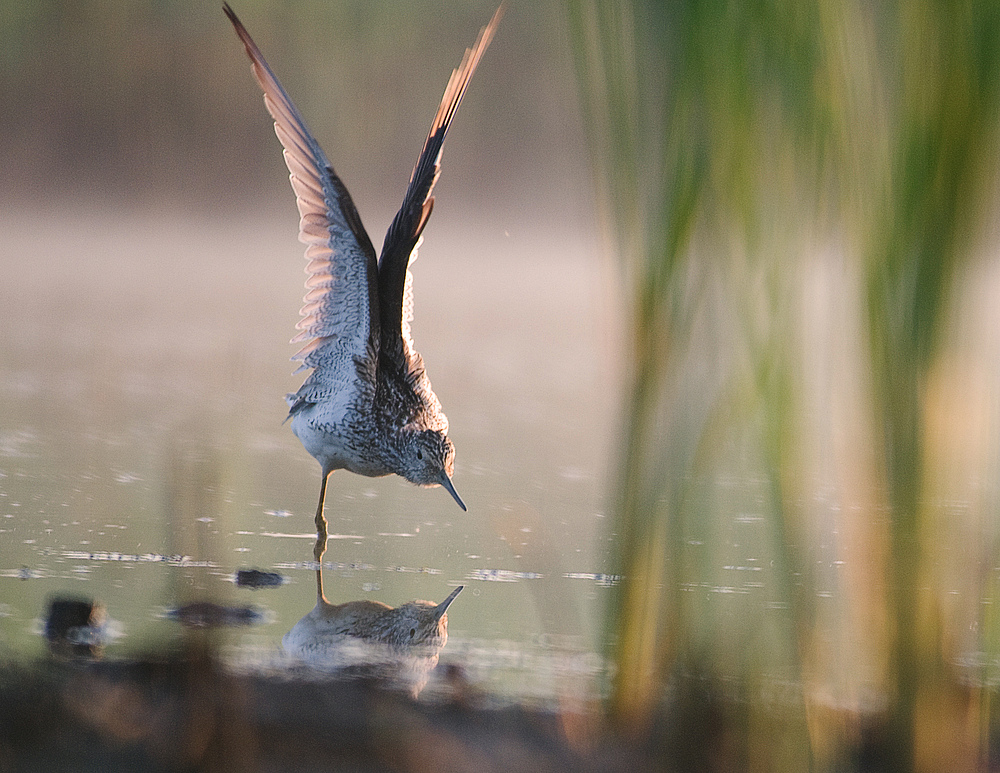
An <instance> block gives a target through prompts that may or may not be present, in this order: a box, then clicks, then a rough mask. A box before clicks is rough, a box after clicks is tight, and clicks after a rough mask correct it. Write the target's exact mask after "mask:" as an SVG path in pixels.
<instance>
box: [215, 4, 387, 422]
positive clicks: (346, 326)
mask: <svg viewBox="0 0 1000 773" xmlns="http://www.w3.org/2000/svg"><path fill="white" fill-rule="evenodd" d="M223 10H225V12H226V16H228V17H229V20H230V21H231V22H232V23H233V27H234V28H235V29H236V34H237V35H239V37H240V40H242V41H243V45H244V46H245V47H246V50H247V54H248V55H249V57H250V61H251V62H253V68H252V70H253V74H254V77H255V78H256V79H257V82H258V83H259V84H260V86H261V88H262V89H263V90H264V104H265V105H266V106H267V110H268V112H269V113H270V114H271V116H272V117H273V118H274V131H275V134H277V135H278V139H279V140H281V144H282V146H284V149H285V150H284V157H285V164H286V165H287V166H288V171H289V178H290V180H291V183H292V188H293V190H294V191H295V201H296V204H298V207H299V215H300V216H301V219H300V220H299V241H301V242H303V243H304V244H306V245H308V246H307V247H306V259H307V260H308V261H309V263H308V265H307V266H306V273H307V274H309V278H308V279H307V280H306V295H305V298H304V300H305V306H303V307H302V310H301V312H300V314H301V315H302V317H303V319H301V320H300V321H299V323H298V325H296V328H297V329H298V330H299V331H301V332H300V333H299V334H298V335H297V336H295V338H293V339H292V343H302V342H308V343H306V345H305V346H304V347H303V348H302V349H301V350H300V351H299V352H298V353H297V354H295V355H294V356H293V357H292V359H293V360H301V361H302V364H301V366H300V367H299V370H300V371H301V370H304V369H306V368H315V369H316V370H315V371H314V373H313V375H312V376H311V377H310V378H309V381H308V382H307V383H308V384H311V385H313V386H314V387H318V386H320V385H323V386H326V385H329V384H333V383H337V382H338V379H339V378H340V374H339V372H338V371H340V370H342V369H344V368H349V369H350V372H349V374H347V373H345V374H344V376H346V377H347V380H346V382H341V383H352V382H353V379H354V377H355V362H356V361H357V360H358V358H361V359H370V358H371V357H372V356H373V351H374V348H373V347H374V345H375V341H376V339H377V337H378V319H379V315H378V289H377V288H378V284H377V283H378V279H377V275H378V268H377V265H376V262H375V250H374V248H373V247H372V243H371V239H369V238H368V234H367V233H366V232H365V229H364V226H363V225H362V224H361V217H360V216H359V215H358V211H357V209H356V208H355V206H354V202H353V201H352V200H351V196H350V194H349V193H348V192H347V188H345V187H344V184H343V183H342V182H341V180H340V178H339V177H337V175H336V173H335V172H334V171H333V167H332V166H331V165H330V162H329V161H328V160H327V158H326V155H325V154H324V153H323V149H322V148H320V146H319V143H318V142H316V140H315V139H314V138H313V136H312V134H310V132H309V129H308V128H307V127H306V124H305V121H304V120H303V118H302V115H301V114H300V113H299V111H298V110H297V109H296V107H295V105H293V104H292V100H291V99H289V97H288V94H287V93H286V92H285V90H284V88H282V86H281V84H280V83H279V82H278V79H277V78H276V77H275V75H274V72H273V71H272V70H271V68H270V67H269V66H268V64H267V62H266V61H265V60H264V57H263V55H262V54H261V52H260V49H259V48H257V45H256V44H255V43H254V42H253V39H252V38H251V37H250V34H249V33H248V32H247V31H246V28H245V27H244V26H243V25H242V24H241V23H240V20H239V19H238V18H236V14H235V13H233V10H232V9H231V8H230V7H229V5H228V4H224V5H223ZM296 372H298V371H296ZM371 377H372V378H374V367H372V368H371ZM299 397H300V399H303V400H305V401H306V402H309V401H310V400H309V395H306V394H303V393H302V390H299ZM293 410H294V409H293Z"/></svg>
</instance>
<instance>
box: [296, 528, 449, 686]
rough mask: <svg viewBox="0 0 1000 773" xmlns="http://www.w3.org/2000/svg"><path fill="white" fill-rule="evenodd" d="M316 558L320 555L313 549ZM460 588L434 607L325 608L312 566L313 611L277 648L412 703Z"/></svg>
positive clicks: (360, 604)
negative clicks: (369, 680) (404, 695)
mask: <svg viewBox="0 0 1000 773" xmlns="http://www.w3.org/2000/svg"><path fill="white" fill-rule="evenodd" d="M317 554H318V555H320V556H322V551H321V550H320V548H319V546H317ZM463 587H464V586H462V585H459V586H458V587H457V588H455V589H454V590H453V591H452V592H451V594H450V595H449V596H448V598H446V599H445V600H444V601H442V602H441V603H440V604H434V603H433V602H430V601H410V602H408V603H406V604H402V605H400V606H398V607H395V608H393V607H390V606H389V605H388V604H383V603H382V602H380V601H370V600H367V599H365V600H361V601H348V602H347V603H344V604H331V603H330V602H329V601H327V600H326V596H325V595H324V593H323V570H322V564H321V563H320V564H319V565H318V566H317V567H316V596H317V598H316V606H315V607H313V609H312V610H311V611H310V612H309V613H308V614H307V615H305V616H304V617H303V618H302V619H301V620H299V621H298V622H297V623H296V624H295V625H294V626H293V627H292V630H290V631H289V632H288V633H287V634H285V636H284V637H283V638H282V640H281V643H282V646H283V647H284V650H285V652H286V653H288V654H289V655H290V656H292V657H293V658H296V659H297V660H299V661H301V662H303V663H305V664H306V665H308V666H310V667H313V668H317V669H320V670H322V671H324V672H329V673H335V674H337V675H339V676H347V677H374V678H376V679H378V680H379V681H380V683H382V684H384V685H385V686H388V687H392V688H396V689H402V690H404V691H407V692H409V693H410V694H411V695H412V696H413V697H414V698H416V697H417V696H418V695H419V694H420V691H421V690H423V688H424V687H425V686H426V684H427V681H428V679H429V678H430V672H431V671H432V670H433V669H434V667H435V666H437V663H438V656H439V655H440V653H441V650H442V649H443V648H444V645H445V643H446V642H447V641H448V614H447V613H448V607H449V606H450V605H451V602H452V601H454V600H455V597H456V596H458V594H459V593H460V592H461V591H462V588H463Z"/></svg>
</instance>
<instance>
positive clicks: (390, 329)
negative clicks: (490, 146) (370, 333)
mask: <svg viewBox="0 0 1000 773" xmlns="http://www.w3.org/2000/svg"><path fill="white" fill-rule="evenodd" d="M503 11H504V6H503V4H501V5H500V7H499V8H497V10H496V13H494V14H493V18H492V19H490V22H489V24H487V25H486V26H485V27H483V28H482V29H481V30H480V31H479V37H478V38H477V40H476V43H475V45H474V46H473V47H472V48H468V49H466V51H465V55H464V56H463V57H462V63H461V64H460V65H459V66H458V68H457V69H455V70H454V71H452V74H451V78H450V79H449V81H448V86H447V88H446V89H445V90H444V97H443V98H442V99H441V106H440V107H439V108H438V111H437V115H435V116H434V123H432V124H431V130H430V132H429V133H428V134H427V140H426V141H425V142H424V148H423V150H422V151H421V152H420V156H419V157H418V158H417V163H416V165H415V166H414V167H413V174H412V175H411V176H410V184H409V186H408V187H407V188H406V195H405V196H403V204H402V206H401V207H400V208H399V212H397V213H396V217H395V218H393V221H392V224H391V225H390V226H389V230H388V231H387V232H386V235H385V242H384V243H383V245H382V256H381V257H380V258H379V262H378V297H379V329H380V338H381V346H380V350H379V357H380V358H383V359H384V360H385V359H387V360H388V362H387V364H390V365H391V366H392V367H394V368H396V369H397V370H411V369H412V367H413V365H414V363H411V362H410V360H411V357H416V354H415V353H414V352H413V342H412V341H411V340H410V321H411V320H412V319H413V293H412V290H411V283H412V277H411V276H410V272H409V270H408V267H409V264H410V261H411V260H413V259H415V257H416V250H417V247H418V246H419V244H420V238H421V237H420V235H421V233H423V230H424V226H425V225H427V219H428V218H429V217H430V215H431V210H432V209H433V207H434V197H433V196H432V195H431V191H432V190H433V189H434V183H435V182H437V178H438V175H440V174H441V150H442V147H443V146H444V140H445V137H446V136H447V134H448V128H449V127H450V126H451V121H452V119H453V118H454V117H455V113H456V111H457V110H458V106H459V105H460V104H461V103H462V97H464V96H465V90H466V89H467V88H468V87H469V81H470V80H471V79H472V75H473V73H474V72H475V71H476V67H477V66H478V65H479V60H480V59H482V56H483V54H484V53H485V52H486V49H487V47H488V46H489V45H490V41H491V40H493V35H494V34H495V33H496V30H497V25H499V23H500V19H501V17H502V16H503ZM417 369H420V368H419V366H417Z"/></svg>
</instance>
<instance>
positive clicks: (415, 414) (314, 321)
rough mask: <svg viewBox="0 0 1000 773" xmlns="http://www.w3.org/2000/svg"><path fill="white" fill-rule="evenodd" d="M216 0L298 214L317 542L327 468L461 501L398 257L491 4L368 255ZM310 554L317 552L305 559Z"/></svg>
mask: <svg viewBox="0 0 1000 773" xmlns="http://www.w3.org/2000/svg"><path fill="white" fill-rule="evenodd" d="M223 8H224V10H225V12H226V15H227V16H228V17H229V20H230V21H231V22H232V23H233V27H235V29H236V33H237V34H238V35H239V37H240V40H242V41H243V45H244V46H245V47H246V51H247V54H248V55H249V56H250V60H251V61H252V62H253V67H252V71H253V74H254V76H255V77H256V79H257V82H258V83H259V84H260V86H261V88H262V89H263V90H264V103H265V105H266V106H267V109H268V112H270V114H271V116H272V117H273V118H274V130H275V133H276V134H277V135H278V139H279V140H280V141H281V144H282V145H283V146H284V157H285V163H286V164H287V166H288V170H289V172H290V178H291V183H292V188H293V190H294V191H295V195H296V203H297V204H298V208H299V214H300V215H301V219H300V222H299V229H300V230H299V240H300V241H301V242H303V243H305V244H307V245H308V247H307V248H306V253H305V256H306V259H307V260H308V261H309V263H308V265H307V267H306V273H307V274H309V278H308V279H307V280H306V289H307V292H306V295H305V304H306V305H305V306H304V307H303V308H302V311H301V312H300V313H301V314H302V316H303V319H302V320H300V321H299V323H298V325H297V329H298V330H299V331H301V332H300V333H299V334H298V335H297V336H296V337H295V338H293V339H292V342H293V343H301V342H308V343H306V345H305V346H304V347H303V348H302V349H301V350H300V351H299V352H298V353H297V354H295V355H294V356H293V358H292V359H293V360H300V361H301V366H300V367H299V369H298V370H297V371H296V373H298V372H300V371H302V370H307V369H309V368H312V369H313V370H312V373H311V374H310V375H309V376H308V378H306V380H305V382H304V383H303V384H302V386H301V387H300V388H299V390H298V392H296V393H294V394H289V395H287V396H286V400H287V402H288V405H289V407H290V410H289V414H288V418H290V419H291V420H292V432H294V433H295V435H296V437H298V438H299V440H301V441H302V445H303V446H305V448H306V450H307V451H308V452H309V453H310V454H312V456H313V457H315V459H316V460H317V461H318V462H319V464H320V467H321V469H322V481H321V483H320V494H319V504H318V506H317V508H316V531H317V535H318V536H320V537H321V541H322V543H323V546H324V547H323V549H324V550H325V544H326V518H325V517H324V514H323V501H324V499H325V496H326V483H327V479H328V477H329V475H330V473H331V472H333V471H334V470H339V469H347V470H350V471H351V472H355V473H358V474H360V475H368V476H372V477H378V476H382V475H389V474H392V473H395V474H397V475H401V476H402V477H404V478H406V479H407V480H409V481H410V482H412V483H416V484H418V485H421V486H436V485H441V486H444V488H445V489H447V491H448V493H450V494H451V495H452V497H454V498H455V501H456V502H457V503H458V504H459V506H460V507H461V508H462V509H463V510H465V509H466V507H465V504H464V503H463V502H462V499H461V498H460V497H459V495H458V492H457V491H455V487H454V486H453V485H452V482H451V476H452V472H453V469H454V460H455V447H454V446H453V445H452V442H451V440H450V439H449V438H448V419H447V418H446V417H445V415H444V412H443V411H442V410H441V404H440V402H438V399H437V397H436V396H435V394H434V392H433V390H432V389H431V383H430V380H429V379H428V378H427V374H426V372H425V370H424V363H423V359H422V358H421V357H420V355H419V354H418V353H417V352H416V350H415V349H414V348H413V341H412V339H411V338H410V322H411V320H412V319H413V294H412V289H411V287H412V284H411V283H412V277H411V275H410V272H409V264H410V262H411V261H412V260H414V259H415V257H416V253H417V248H418V246H419V244H420V241H421V238H422V237H421V235H422V233H423V230H424V227H425V226H426V225H427V219H428V218H429V217H430V214H431V209H432V208H433V205H434V197H433V196H432V195H431V192H432V190H433V188H434V183H435V182H436V181H437V178H438V175H439V174H440V172H441V151H442V146H443V145H444V140H445V136H446V135H447V133H448V128H449V127H450V126H451V122H452V119H453V118H454V117H455V112H456V111H457V110H458V107H459V105H460V104H461V102H462V98H463V96H464V95H465V92H466V89H467V88H468V86H469V81H470V79H471V78H472V75H473V73H474V72H475V71H476V67H477V66H478V64H479V60H480V59H481V58H482V56H483V53H484V52H485V51H486V48H487V47H488V46H489V44H490V41H491V40H492V39H493V35H494V33H495V32H496V29H497V25H498V24H499V22H500V17H501V16H502V15H503V6H502V5H501V6H500V7H499V8H498V9H497V11H496V13H494V15H493V18H492V19H491V20H490V22H489V24H487V25H486V26H485V27H483V29H482V30H481V31H480V33H479V37H478V39H477V40H476V43H475V45H474V46H473V47H472V48H470V49H467V50H466V52H465V55H464V56H463V58H462V62H461V64H460V65H459V67H458V68H457V69H455V70H454V71H453V72H452V75H451V79H450V80H449V81H448V86H447V88H446V89H445V92H444V97H443V98H442V100H441V105H440V106H439V107H438V111H437V114H436V115H435V116H434V122H433V123H432V124H431V129H430V132H429V133H428V135H427V139H426V141H425V142H424V147H423V150H422V151H421V152H420V155H419V157H418V158H417V163H416V165H415V166H414V168H413V173H412V175H411V176H410V183H409V185H408V186H407V188H406V193H405V195H404V196H403V203H402V206H401V207H400V208H399V212H398V213H397V214H396V216H395V218H393V221H392V223H391V225H390V226H389V230H388V231H387V232H386V235H385V240H384V242H383V245H382V254H381V256H380V257H379V259H378V261H377V262H376V259H375V250H374V248H373V246H372V242H371V239H369V237H368V234H367V233H366V231H365V229H364V226H363V225H362V224H361V217H360V216H359V215H358V211H357V209H356V208H355V206H354V202H353V201H352V200H351V196H350V194H349V193H348V192H347V188H346V187H345V186H344V183H343V182H341V180H340V178H339V177H338V176H337V174H336V172H334V170H333V166H332V165H331V164H330V162H329V161H328V160H327V157H326V155H325V154H324V152H323V150H322V148H320V146H319V143H317V142H316V140H315V139H314V138H313V135H312V134H311V133H310V132H309V129H308V128H307V127H306V124H305V121H304V119H303V118H302V115H301V114H300V113H299V111H298V110H297V109H296V107H295V105H293V104H292V101H291V99H290V98H289V96H288V94H287V93H286V92H285V90H284V89H283V88H282V86H281V84H280V83H279V82H278V79H277V77H275V75H274V72H273V71H272V70H271V68H270V66H268V64H267V62H266V61H265V60H264V57H263V55H262V54H261V52H260V49H259V48H257V46H256V44H255V43H254V42H253V40H252V39H251V37H250V35H249V33H247V31H246V29H245V28H244V26H243V25H242V24H241V23H240V21H239V19H237V18H236V14H235V13H233V10H232V9H231V8H230V7H229V5H228V4H225V5H224V6H223ZM286 420H287V419H286ZM321 554H322V550H317V560H318V559H319V557H320V556H321Z"/></svg>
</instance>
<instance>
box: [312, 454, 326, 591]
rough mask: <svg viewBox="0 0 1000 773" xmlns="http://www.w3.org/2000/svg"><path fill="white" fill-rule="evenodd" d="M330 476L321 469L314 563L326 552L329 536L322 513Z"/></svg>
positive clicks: (320, 559)
mask: <svg viewBox="0 0 1000 773" xmlns="http://www.w3.org/2000/svg"><path fill="white" fill-rule="evenodd" d="M329 477H330V471H329V470H323V480H321V481H320V484H319V504H318V505H317V506H316V547H315V548H313V556H314V557H315V559H316V563H319V562H320V561H322V560H323V554H324V553H325V552H326V540H327V537H328V536H329V534H328V532H327V530H326V516H325V515H323V502H324V501H325V500H326V482H327V480H328V479H329ZM319 590H320V593H321V594H322V592H323V589H322V588H320V589H319Z"/></svg>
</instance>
